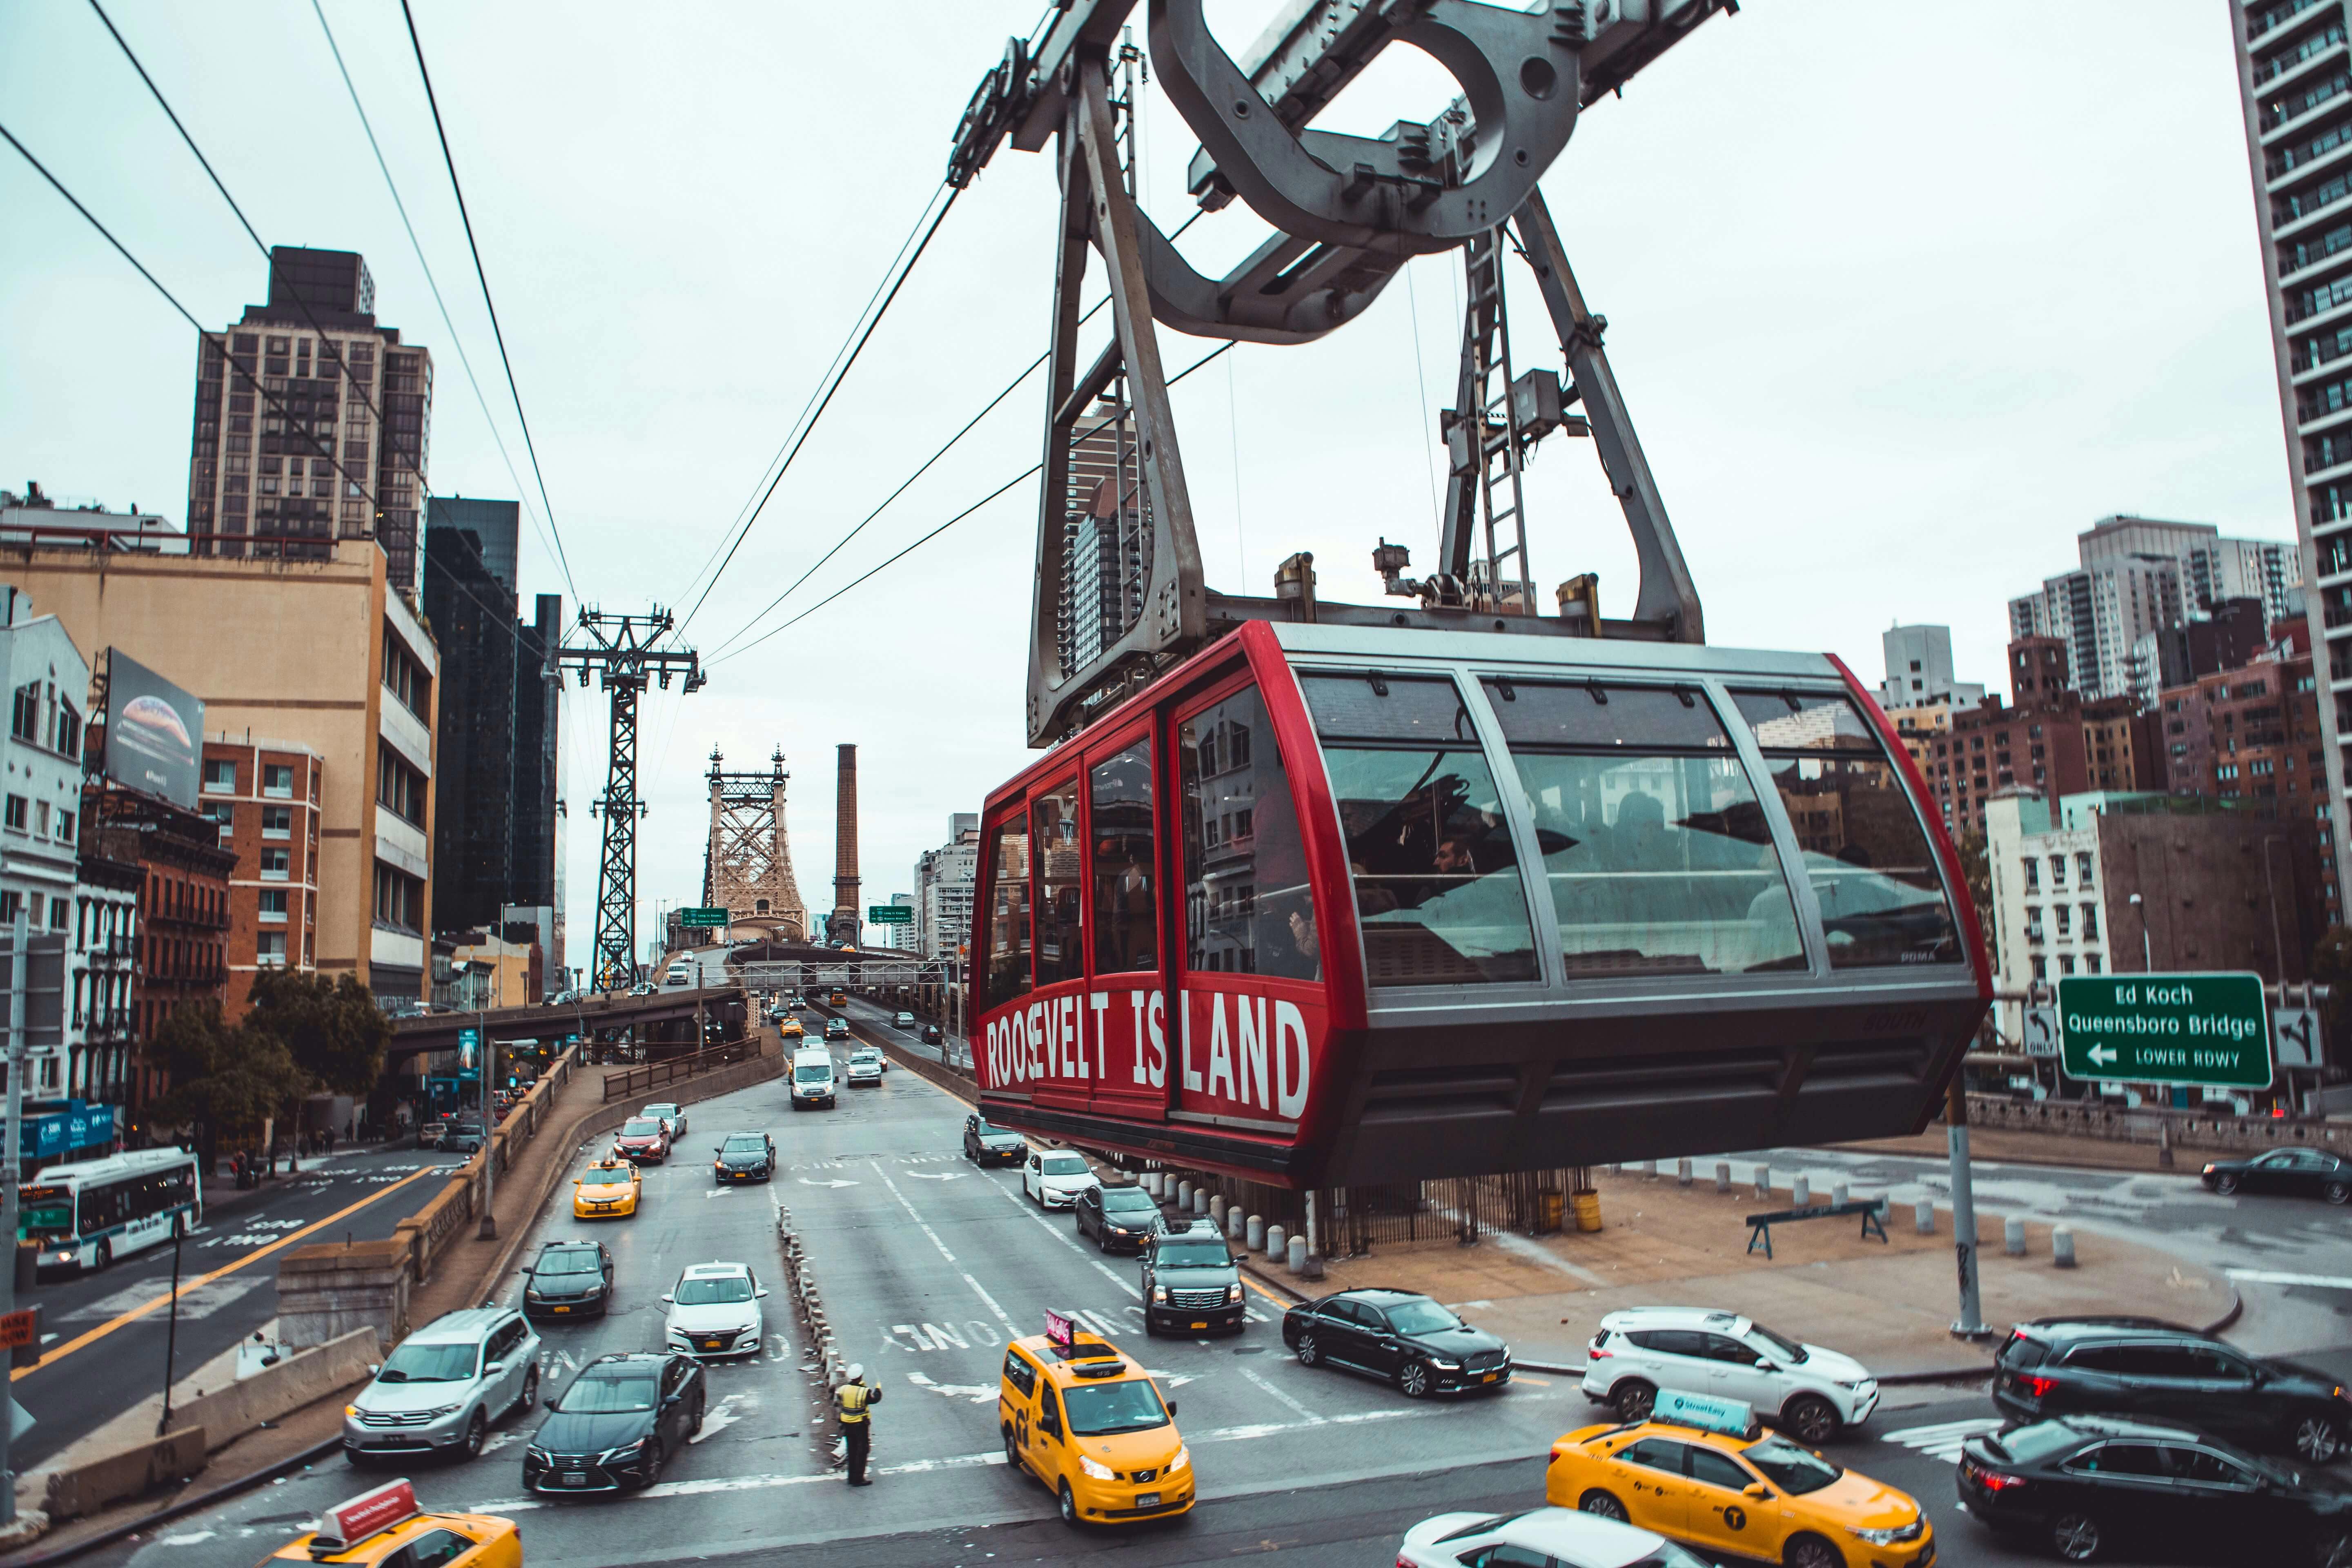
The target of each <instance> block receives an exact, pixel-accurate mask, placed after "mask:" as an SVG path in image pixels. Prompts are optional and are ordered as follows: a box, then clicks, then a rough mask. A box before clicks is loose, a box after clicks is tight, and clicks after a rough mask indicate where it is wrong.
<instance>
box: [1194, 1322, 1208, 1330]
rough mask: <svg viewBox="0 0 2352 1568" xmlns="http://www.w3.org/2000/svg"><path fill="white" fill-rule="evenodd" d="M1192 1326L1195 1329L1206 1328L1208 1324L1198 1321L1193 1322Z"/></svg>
mask: <svg viewBox="0 0 2352 1568" xmlns="http://www.w3.org/2000/svg"><path fill="white" fill-rule="evenodd" d="M1192 1326H1193V1327H1194V1328H1196V1329H1205V1328H1207V1327H1208V1326H1209V1325H1208V1324H1207V1323H1206V1322H1199V1323H1195V1324H1193V1325H1192Z"/></svg>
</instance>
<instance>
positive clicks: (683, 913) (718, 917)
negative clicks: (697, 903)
mask: <svg viewBox="0 0 2352 1568" xmlns="http://www.w3.org/2000/svg"><path fill="white" fill-rule="evenodd" d="M677 923H678V924H680V925H686V926H723V925H725V924H726V923H727V911H726V910H678V911H677Z"/></svg>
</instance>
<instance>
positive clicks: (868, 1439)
mask: <svg viewBox="0 0 2352 1568" xmlns="http://www.w3.org/2000/svg"><path fill="white" fill-rule="evenodd" d="M881 1398H882V1391H881V1390H880V1389H878V1388H868V1387H867V1386H866V1368H865V1367H864V1366H862V1365H857V1366H852V1367H851V1368H850V1369H849V1374H848V1375H847V1376H846V1377H845V1378H844V1379H843V1380H842V1384H841V1386H840V1387H839V1388H836V1389H835V1390H834V1391H833V1413H834V1415H835V1416H836V1417H838V1418H839V1420H840V1422H841V1436H842V1439H843V1441H845V1443H846V1444H847V1445H848V1446H849V1484H850V1485H851V1486H853V1487H863V1486H870V1485H872V1484H873V1483H872V1482H870V1481H868V1480H867V1479H866V1450H867V1449H868V1448H869V1447H872V1446H873V1442H874V1416H873V1415H872V1409H873V1406H874V1405H877V1404H878V1403H880V1401H881Z"/></svg>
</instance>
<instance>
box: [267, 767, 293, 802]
mask: <svg viewBox="0 0 2352 1568" xmlns="http://www.w3.org/2000/svg"><path fill="white" fill-rule="evenodd" d="M261 793H262V794H264V795H268V796H270V797H271V798H272V799H275V800H291V799H293V798H294V770H293V769H292V768H290V767H289V766H288V765H287V764H285V763H268V764H266V765H265V766H264V767H263V768H262V770H261Z"/></svg>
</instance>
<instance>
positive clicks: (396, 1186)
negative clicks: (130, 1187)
mask: <svg viewBox="0 0 2352 1568" xmlns="http://www.w3.org/2000/svg"><path fill="white" fill-rule="evenodd" d="M446 1174H447V1172H446V1171H445V1170H444V1169H442V1168H441V1167H439V1166H436V1165H427V1166H426V1167H425V1169H423V1170H421V1171H412V1172H410V1173H408V1174H407V1175H405V1176H403V1177H401V1178H400V1180H398V1181H396V1182H394V1183H393V1184H391V1185H390V1186H388V1187H386V1188H384V1189H383V1191H382V1192H380V1193H374V1194H370V1195H369V1196H367V1197H364V1198H362V1199H361V1200H360V1201H359V1202H357V1203H355V1204H353V1205H352V1206H351V1207H349V1208H347V1209H339V1210H337V1211H336V1212H335V1213H333V1214H331V1215H328V1216H327V1217H326V1218H324V1219H322V1220H317V1221H314V1222H313V1223H311V1224H310V1225H306V1226H303V1227H302V1228H301V1229H300V1230H298V1231H296V1232H294V1233H293V1234H292V1235H291V1236H281V1237H278V1239H277V1240H276V1241H273V1242H271V1243H269V1244H268V1246H267V1247H255V1248H254V1249H253V1250H252V1251H251V1252H248V1253H247V1254H246V1255H245V1256H244V1257H243V1258H238V1259H237V1260H236V1262H234V1263H230V1264H226V1265H225V1266H223V1267H221V1268H215V1269H214V1270H213V1271H212V1272H211V1273H209V1274H201V1275H198V1276H197V1277H196V1278H195V1279H189V1280H185V1281H183V1282H182V1284H181V1286H180V1289H179V1291H178V1294H180V1295H183V1296H184V1295H186V1294H187V1293H188V1292H189V1291H191V1290H193V1289H196V1288H197V1287H198V1286H200V1285H209V1284H211V1283H212V1282H213V1281H214V1280H215V1279H219V1278H220V1277H221V1276H222V1275H224V1274H234V1273H236V1271H237V1270H238V1269H240V1268H244V1267H245V1266H246V1265H247V1264H248V1263H257V1262H259V1261H260V1260H261V1259H263V1258H267V1257H268V1256H269V1255H270V1254H271V1253H273V1252H275V1251H277V1250H278V1248H279V1247H291V1246H293V1245H294V1244H295V1243H296V1242H298V1241H299V1240H301V1239H302V1238H303V1237H306V1236H310V1235H312V1234H314V1233H316V1232H318V1231H321V1230H324V1229H325V1228H326V1227H327V1226H331V1225H333V1224H334V1223H335V1222H336V1221H338V1220H344V1219H349V1218H350V1217H351V1216H352V1215H355V1214H357V1213H359V1212H360V1210H362V1209H363V1208H365V1207H367V1206H368V1205H370V1204H373V1203H380V1202H382V1201H383V1199H385V1198H387V1197H390V1196H391V1195H392V1194H394V1193H396V1192H398V1191H400V1189H401V1188H403V1187H404V1186H406V1185H408V1184H409V1183H411V1182H413V1181H415V1180H416V1179H417V1178H418V1177H419V1176H434V1175H446ZM172 1297H173V1292H172V1291H169V1290H166V1291H164V1292H163V1294H162V1295H160V1296H158V1297H156V1298H155V1299H154V1300H152V1301H146V1302H142V1303H141V1304H140V1305H139V1306H136V1307H133V1308H131V1310H129V1311H127V1312H125V1313H123V1314H122V1315H121V1317H119V1318H110V1319H108V1320H107V1321H105V1322H103V1323H100V1324H99V1325H98V1327H96V1328H94V1329H92V1330H90V1331H89V1332H88V1333H86V1334H78V1335H76V1336H75V1337H74V1338H72V1339H70V1340H68V1341H67V1342H65V1343H63V1344H61V1345H59V1346H58V1348H57V1349H55V1350H53V1351H45V1352H42V1354H41V1359H40V1360H38V1361H37V1362H35V1363H33V1364H32V1365H30V1366H20V1367H18V1368H16V1370H15V1371H14V1372H12V1373H9V1374H8V1380H9V1381H10V1382H11V1383H14V1382H15V1381H16V1379H18V1378H20V1377H30V1376H32V1375H33V1373H37V1372H38V1371H40V1370H41V1368H43V1367H45V1366H47V1365H48V1364H49V1363H51V1362H56V1361H63V1360H64V1359H65V1358H66V1357H68V1356H69V1355H71V1354H73V1353H74V1352H76V1351H78V1350H80V1349H81V1348H82V1347H83V1346H85V1345H89V1344H92V1343H95V1342H98V1341H100V1340H102V1339H104V1338H105V1337H106V1336H107V1335H109V1334H110V1333H112V1332H113V1331H115V1330H117V1329H119V1328H121V1326H122V1325H123V1324H125V1323H127V1322H129V1321H131V1320H132V1319H133V1318H142V1317H145V1316H146V1315H147V1314H148V1313H150V1312H152V1311H153V1310H155V1309H156V1308H158V1307H165V1306H169V1305H170V1304H171V1302H172Z"/></svg>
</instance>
